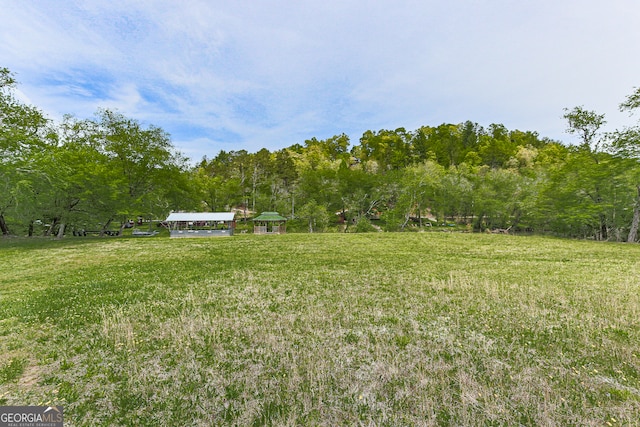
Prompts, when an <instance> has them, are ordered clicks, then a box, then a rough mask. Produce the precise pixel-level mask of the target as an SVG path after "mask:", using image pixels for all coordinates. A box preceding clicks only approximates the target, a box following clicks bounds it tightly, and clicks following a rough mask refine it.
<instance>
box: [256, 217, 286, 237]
mask: <svg viewBox="0 0 640 427" xmlns="http://www.w3.org/2000/svg"><path fill="white" fill-rule="evenodd" d="M253 224H254V225H253V234H284V233H286V232H287V219H286V218H285V217H283V216H280V214H278V212H262V213H261V214H260V215H258V216H257V217H255V218H254V219H253Z"/></svg>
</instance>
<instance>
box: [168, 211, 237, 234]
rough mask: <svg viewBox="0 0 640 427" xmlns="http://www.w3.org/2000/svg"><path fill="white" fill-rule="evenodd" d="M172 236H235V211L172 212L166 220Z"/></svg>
mask: <svg viewBox="0 0 640 427" xmlns="http://www.w3.org/2000/svg"><path fill="white" fill-rule="evenodd" d="M165 221H166V222H167V223H168V224H169V233H170V235H171V237H213V236H233V231H234V229H235V228H236V222H235V214H234V213H233V212H171V213H170V214H169V216H168V217H167V219H166V220H165Z"/></svg>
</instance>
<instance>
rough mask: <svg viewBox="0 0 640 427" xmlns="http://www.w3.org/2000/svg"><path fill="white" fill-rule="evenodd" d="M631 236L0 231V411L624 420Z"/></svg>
mask: <svg viewBox="0 0 640 427" xmlns="http://www.w3.org/2000/svg"><path fill="white" fill-rule="evenodd" d="M639 299H640V246H637V245H621V244H603V243H594V242H585V241H566V240H557V239H549V238H540V237H514V236H504V235H470V234H453V233H407V234H401V233H397V234H387V233H375V234H362V235H357V234H355V235H354V234H348V235H347V234H327V235H307V234H301V235H286V236H253V235H246V236H245V235H242V236H234V237H232V238H216V239H180V240H169V239H165V238H146V239H135V238H128V239H127V238H121V239H118V238H110V239H76V240H73V239H71V238H70V239H67V240H64V241H26V242H25V241H0V405H18V404H20V405H22V404H45V403H48V402H51V403H56V404H62V405H64V407H65V421H66V424H65V425H70V426H80V425H83V426H84V425H86V426H96V425H131V426H144V425H149V426H156V425H176V426H177V425H180V426H183V425H203V426H204V425H327V426H329V425H331V426H333V425H357V424H362V425H390V426H396V425H518V424H523V425H558V424H562V425H567V424H572V425H598V426H601V425H608V424H611V425H624V424H633V423H635V422H637V420H638V419H640V301H639Z"/></svg>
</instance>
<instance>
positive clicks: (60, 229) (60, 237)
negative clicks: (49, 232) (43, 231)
mask: <svg viewBox="0 0 640 427" xmlns="http://www.w3.org/2000/svg"><path fill="white" fill-rule="evenodd" d="M65 225H66V224H65V223H64V222H62V223H60V228H58V235H57V236H56V238H58V239H62V238H63V237H64V229H65Z"/></svg>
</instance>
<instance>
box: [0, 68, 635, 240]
mask: <svg viewBox="0 0 640 427" xmlns="http://www.w3.org/2000/svg"><path fill="white" fill-rule="evenodd" d="M15 85H16V81H15V78H14V76H13V74H12V73H11V72H10V71H9V70H7V69H6V68H2V69H0V177H1V178H0V190H1V191H0V231H1V232H2V234H4V235H9V234H28V235H33V234H38V233H45V234H49V235H54V234H55V235H58V236H62V235H64V234H65V232H69V231H70V230H79V229H91V230H97V231H100V232H107V231H108V230H109V229H110V228H115V229H118V230H122V227H124V226H125V225H126V224H128V223H129V221H130V220H131V219H135V218H148V219H150V218H159V219H162V218H164V216H165V215H166V214H167V213H168V212H169V211H171V210H204V211H222V210H232V209H234V210H236V211H237V212H239V214H238V215H239V218H240V219H241V220H248V219H250V218H251V217H252V216H253V215H256V214H258V213H259V212H263V211H277V212H280V213H281V214H283V215H286V216H287V217H288V218H290V219H291V220H292V221H291V225H290V227H289V229H290V230H295V229H296V224H297V229H298V230H299V231H309V232H317V231H327V230H340V231H362V230H386V231H407V230H419V229H424V228H425V227H430V226H445V227H450V226H457V227H462V228H465V229H469V230H474V231H485V230H489V231H496V230H497V231H501V230H508V231H510V232H528V233H534V232H535V233H554V234H557V235H562V236H569V237H581V238H593V239H599V240H619V241H629V242H635V241H637V240H638V228H639V226H640V126H639V125H638V124H637V123H636V124H632V125H631V126H629V127H626V128H624V129H619V130H617V131H615V132H611V133H604V132H602V127H603V125H604V124H605V123H606V120H605V116H604V115H602V114H598V113H596V112H594V111H589V110H587V109H585V108H584V107H582V106H578V107H574V108H572V109H565V111H564V118H565V120H566V121H567V132H568V133H570V134H575V135H577V136H578V137H579V139H580V143H579V144H578V145H565V144H563V143H561V142H559V141H553V140H550V139H548V138H544V137H540V135H539V134H538V133H537V132H535V131H529V130H527V131H523V130H517V129H516V130H510V129H507V128H506V127H505V126H504V125H502V124H499V123H494V124H491V125H489V126H487V127H483V126H481V125H479V124H478V123H474V122H472V121H466V122H464V123H458V124H454V123H442V124H439V125H435V126H429V125H424V126H421V127H419V128H418V129H415V130H407V129H405V128H398V129H393V130H392V129H380V130H367V131H365V132H364V133H363V135H362V136H361V138H360V139H359V140H358V141H357V143H355V144H352V141H350V139H349V137H348V136H347V135H345V134H336V135H335V136H332V137H330V138H327V139H318V138H316V137H311V138H309V139H307V140H305V141H303V142H301V143H300V144H295V145H292V146H290V147H286V148H282V149H278V150H275V151H269V150H268V149H266V148H263V149H261V150H259V151H257V152H255V153H249V152H247V151H245V150H238V151H224V150H222V151H219V152H218V153H216V154H215V155H214V156H212V157H210V158H207V157H205V158H203V159H202V160H201V161H199V162H198V163H197V164H195V165H190V164H189V163H188V160H187V159H186V158H185V157H184V156H183V155H182V154H181V153H180V152H179V151H178V150H176V148H175V147H174V146H173V144H172V142H171V137H170V135H169V134H168V133H167V132H165V131H164V130H163V129H162V128H160V127H157V126H153V125H150V126H145V125H143V124H142V123H140V122H139V121H137V120H136V119H133V118H130V117H126V116H125V115H123V114H122V113H120V112H118V111H114V110H108V109H101V110H99V111H97V112H96V114H95V116H94V118H92V119H82V120H81V119H77V118H75V117H73V116H67V117H65V118H64V120H63V121H62V122H61V123H54V122H52V121H51V120H49V119H47V118H46V116H45V115H44V114H43V113H42V112H41V111H40V110H38V109H37V108H36V107H33V106H29V105H25V104H23V103H21V102H19V101H18V100H17V99H16V97H15V95H14V90H15ZM639 100H640V89H634V92H633V93H632V94H631V95H629V96H628V97H627V98H626V99H625V100H624V101H623V102H622V103H621V104H620V109H621V111H623V112H628V113H631V114H633V113H635V112H636V111H637V110H638V108H640V101H639Z"/></svg>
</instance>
